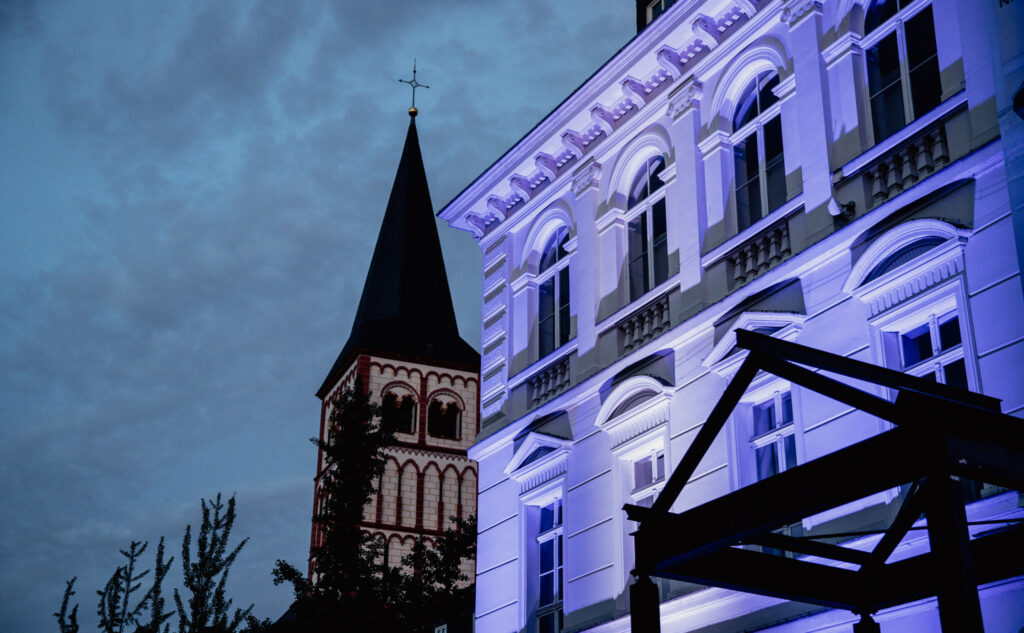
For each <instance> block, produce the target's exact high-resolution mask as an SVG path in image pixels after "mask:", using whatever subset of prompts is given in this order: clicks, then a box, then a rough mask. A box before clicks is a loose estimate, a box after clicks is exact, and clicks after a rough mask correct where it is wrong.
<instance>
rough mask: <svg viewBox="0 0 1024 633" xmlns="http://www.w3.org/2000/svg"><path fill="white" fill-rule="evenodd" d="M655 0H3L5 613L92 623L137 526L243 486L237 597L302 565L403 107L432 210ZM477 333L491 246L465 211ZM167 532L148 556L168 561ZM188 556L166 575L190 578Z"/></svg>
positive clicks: (154, 532)
mask: <svg viewBox="0 0 1024 633" xmlns="http://www.w3.org/2000/svg"><path fill="white" fill-rule="evenodd" d="M633 7H634V3H633V1H632V0H569V1H561V0H559V1H555V0H500V1H499V0H488V1H486V2H481V1H480V0H436V1H426V2H402V3H392V2H373V1H370V2H364V1H362V0H359V1H357V0H336V1H334V2H326V1H315V0H310V1H305V0H287V1H280V0H264V1H253V2H243V1H237V2H236V1H224V0H217V1H203V2H192V1H180V2H129V1H127V0H125V1H116V0H91V1H77V2H72V1H67V0H38V1H33V0H4V1H3V2H0V148H2V151H0V161H2V163H0V201H2V218H3V219H2V221H3V225H2V230H0V249H2V252H3V259H2V266H0V363H2V371H3V380H2V382H0V390H2V391H0V424H2V426H0V428H2V431H0V433H2V436H0V473H2V476H0V496H2V497H0V498H2V502H3V506H2V507H3V520H2V521H0V630H4V631H12V632H18V633H43V632H51V631H55V630H56V624H55V622H54V620H53V618H52V616H51V615H50V614H51V613H52V612H53V611H54V610H55V609H56V608H57V606H58V603H59V600H60V596H61V592H62V590H63V582H64V580H65V579H66V578H69V577H71V576H78V578H79V585H78V590H79V591H78V596H77V598H78V599H80V600H81V609H80V611H81V614H82V622H83V624H84V627H83V631H85V632H88V631H91V630H93V629H94V625H95V599H96V598H95V590H96V589H98V588H100V587H101V585H102V583H103V581H104V580H105V579H106V577H107V576H108V575H109V574H110V572H111V571H112V569H113V568H114V566H115V565H117V564H118V563H119V556H118V554H117V549H118V548H119V547H124V546H126V545H127V543H128V542H129V541H130V540H132V539H139V540H149V541H151V542H152V544H151V548H153V547H155V541H156V539H157V538H158V537H159V536H160V535H165V536H166V537H167V538H168V539H169V548H170V550H171V552H172V553H174V554H175V555H176V557H178V558H179V559H180V554H179V550H180V543H181V535H182V533H183V530H184V526H185V524H186V523H188V522H192V523H197V522H198V520H199V499H200V498H201V497H209V496H211V495H213V494H215V493H216V492H218V491H222V492H224V493H226V494H231V493H236V494H237V498H238V510H239V519H238V522H237V524H236V529H235V536H236V538H241V537H244V536H248V537H250V538H251V541H250V543H249V545H248V546H247V547H246V548H245V550H244V551H243V553H242V554H241V556H240V558H239V560H238V562H237V563H236V564H235V567H234V569H233V571H232V578H231V580H230V583H229V586H230V590H231V595H232V597H233V598H234V599H235V603H236V605H240V606H246V605H248V604H250V603H255V604H256V608H255V611H254V613H255V614H256V615H258V616H260V617H272V618H276V617H277V616H278V615H280V614H281V613H282V612H283V610H284V609H285V608H286V607H287V605H288V604H289V602H290V599H291V593H290V590H289V589H288V588H286V587H274V586H273V584H272V583H271V576H270V572H271V568H272V567H273V564H274V561H275V560H276V559H278V558H283V559H286V560H289V561H291V562H292V563H294V564H296V565H298V566H299V567H304V564H305V563H304V561H305V557H306V552H307V547H308V540H309V529H310V525H309V521H310V509H311V508H310V506H311V499H312V476H313V467H314V464H313V462H314V448H313V446H312V445H311V444H310V443H309V438H310V437H312V436H313V435H315V434H316V432H317V428H318V416H319V401H318V400H317V399H316V398H315V397H314V392H315V391H316V389H317V387H319V385H320V382H321V380H322V379H323V378H324V376H325V375H326V372H327V371H328V369H329V368H330V365H331V363H332V362H333V361H334V359H335V357H336V355H337V353H338V351H339V350H340V349H341V346H342V344H343V343H344V341H345V339H346V337H347V336H348V333H349V328H350V326H351V320H352V316H353V313H354V311H355V307H356V303H357V302H358V298H359V293H360V292H361V289H362V283H363V276H364V274H365V271H366V268H367V266H368V264H369V259H370V254H371V249H372V247H373V244H374V241H375V239H376V235H377V229H378V226H379V223H380V220H381V217H382V215H383V212H384V207H385V204H386V202H387V196H388V192H389V189H390V186H391V181H392V178H393V177H394V171H395V167H396V165H397V161H398V157H399V152H400V150H401V143H402V141H403V138H404V134H405V130H406V125H407V121H408V117H407V115H406V108H407V107H408V103H409V90H408V88H407V87H405V86H402V85H401V84H399V83H398V82H397V81H396V79H397V78H399V77H405V76H408V74H409V70H410V66H411V64H412V60H413V58H414V57H415V58H417V59H418V62H419V70H420V75H419V79H420V80H421V81H422V82H424V83H426V84H429V85H430V89H428V90H421V91H420V93H419V94H418V96H417V101H418V105H419V106H420V110H421V115H420V117H419V119H418V127H419V130H420V139H421V143H422V147H423V154H424V158H425V162H426V168H427V175H428V177H429V179H430V184H431V190H432V194H433V201H434V205H435V209H440V208H441V207H442V206H443V205H444V204H445V203H446V202H447V201H448V200H449V199H451V197H452V196H454V195H455V194H456V193H458V192H459V191H460V190H461V189H462V188H463V187H464V186H466V185H467V184H469V182H470V181H471V180H472V179H473V178H474V177H476V176H477V175H478V174H479V173H480V172H481V171H482V170H483V169H484V168H486V167H487V166H488V165H489V164H490V163H491V162H492V161H493V160H495V159H496V158H497V157H498V156H499V155H500V154H501V153H502V152H504V151H505V150H506V149H507V148H508V147H510V146H511V145H512V144H513V143H514V142H515V141H516V140H518V139H519V138H520V137H521V136H522V135H523V134H524V133H526V132H527V131H528V130H529V129H530V128H531V127H532V126H533V125H534V124H535V123H536V122H537V121H538V120H539V119H540V118H541V117H542V116H544V115H545V114H546V113H547V112H549V111H550V110H551V109H552V108H553V107H554V106H555V105H557V104H558V103H559V102H560V101H561V100H562V99H563V98H564V97H565V96H567V95H568V94H569V93H570V92H571V91H572V90H573V89H574V88H575V87H576V86H578V85H579V84H580V83H581V82H582V81H583V80H585V79H586V78H587V77H588V76H589V75H590V73H591V72H593V71H594V70H595V69H596V68H597V67H598V66H599V65H600V64H601V63H602V62H604V61H605V60H606V59H607V58H608V57H610V56H611V55H612V54H613V53H614V52H615V51H616V50H618V48H619V47H620V46H622V45H623V44H624V43H625V42H626V41H627V40H628V39H629V38H630V37H631V36H632V35H633V32H634V23H633V20H634V13H633V11H634V8H633ZM441 240H442V242H443V245H444V248H445V258H446V261H447V266H448V275H449V279H450V280H451V284H452V291H453V294H454V299H455V304H456V307H457V311H458V317H459V324H460V328H461V331H462V335H463V337H464V338H466V340H468V341H469V342H471V343H472V344H474V345H475V346H478V345H479V340H478V339H479V292H480V288H479V284H480V272H479V267H480V256H479V253H478V251H477V249H476V245H475V243H474V242H473V240H472V238H471V237H470V236H469V235H467V234H464V233H457V232H455V231H453V230H451V229H448V228H446V227H443V228H442V229H441ZM151 561H152V559H151V558H148V556H147V564H149V563H151ZM179 562H180V560H178V561H176V562H175V566H174V569H173V570H172V572H171V578H173V579H174V580H175V584H177V581H178V580H179V579H180V574H181V568H180V566H179Z"/></svg>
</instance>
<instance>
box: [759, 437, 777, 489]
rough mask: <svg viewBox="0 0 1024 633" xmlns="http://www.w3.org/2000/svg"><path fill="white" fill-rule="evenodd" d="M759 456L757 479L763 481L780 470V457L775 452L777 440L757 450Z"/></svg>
mask: <svg viewBox="0 0 1024 633" xmlns="http://www.w3.org/2000/svg"><path fill="white" fill-rule="evenodd" d="M755 457H756V458H757V480H758V481H761V480H762V479H766V478H768V477H771V476H772V475H774V474H776V473H777V472H779V462H778V457H777V456H776V452H775V442H772V443H771V444H769V445H767V446H762V447H761V448H759V449H757V450H756V451H755Z"/></svg>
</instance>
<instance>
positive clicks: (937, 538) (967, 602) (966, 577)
mask: <svg viewBox="0 0 1024 633" xmlns="http://www.w3.org/2000/svg"><path fill="white" fill-rule="evenodd" d="M924 493H925V494H924V497H925V499H926V510H925V514H926V515H927V517H928V543H929V546H930V548H931V555H932V556H933V557H935V560H936V562H937V563H938V565H939V566H940V568H941V569H945V570H946V573H943V574H938V578H937V579H936V580H937V584H938V587H937V589H938V591H937V592H936V593H937V594H938V601H939V621H940V622H942V630H943V631H947V632H949V633H952V632H953V631H955V632H956V633H985V625H984V624H983V623H982V619H981V600H980V598H979V597H978V581H977V578H976V575H975V571H974V555H973V553H972V552H971V535H970V533H969V532H968V531H967V514H966V513H965V511H964V494H963V487H962V486H961V485H960V482H959V481H957V480H954V479H953V478H952V477H950V476H944V475H937V476H935V477H930V478H929V480H928V486H927V488H925V491H924Z"/></svg>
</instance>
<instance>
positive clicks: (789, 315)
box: [704, 312, 807, 389]
mask: <svg viewBox="0 0 1024 633" xmlns="http://www.w3.org/2000/svg"><path fill="white" fill-rule="evenodd" d="M806 320H807V315H805V314H797V313H794V312H744V313H743V314H741V315H740V316H739V318H737V319H736V320H735V321H734V322H733V323H732V325H730V326H729V329H728V330H726V331H725V333H724V334H723V335H722V338H721V339H719V341H718V343H716V344H715V346H714V347H713V348H712V349H711V353H710V354H708V356H707V358H705V359H704V366H705V367H707V368H708V369H710V370H711V371H713V372H715V373H716V374H718V375H719V376H721V377H722V378H727V379H728V378H732V377H733V375H735V374H736V372H737V371H738V370H739V368H740V365H741V364H743V361H744V360H746V358H747V355H748V354H749V353H750V352H749V351H748V350H745V349H740V348H738V347H736V330H739V329H744V330H751V331H753V332H759V333H761V334H767V335H768V336H772V337H774V338H778V339H782V340H784V341H795V340H796V339H797V337H799V336H800V332H801V331H803V329H804V322H805V321H806ZM757 382H758V379H756V378H755V380H754V383H757ZM755 386H756V385H755V384H753V383H752V386H751V388H752V389H753V388H755Z"/></svg>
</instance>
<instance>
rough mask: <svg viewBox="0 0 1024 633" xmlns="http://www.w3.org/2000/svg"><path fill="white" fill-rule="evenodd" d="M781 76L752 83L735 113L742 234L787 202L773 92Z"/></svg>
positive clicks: (767, 75) (769, 73) (779, 124)
mask: <svg viewBox="0 0 1024 633" xmlns="http://www.w3.org/2000/svg"><path fill="white" fill-rule="evenodd" d="M778 85H779V75H778V73H776V72H773V71H767V72H763V73H761V74H760V75H758V76H757V77H756V78H755V79H754V81H752V82H750V85H749V86H747V89H746V90H745V91H744V92H743V95H742V96H741V97H740V98H739V99H738V100H737V102H736V112H735V113H734V114H733V119H732V129H733V136H734V138H733V159H734V164H735V167H736V226H737V230H739V231H742V230H744V229H746V228H747V227H749V226H750V225H752V224H754V223H755V222H757V221H758V220H760V219H761V218H763V217H765V216H767V215H768V214H769V213H771V212H772V211H773V210H775V209H777V208H778V207H779V206H781V205H782V203H784V202H785V201H786V167H785V160H784V158H783V150H782V117H781V116H780V115H779V112H780V110H779V107H778V106H776V104H777V103H778V101H779V98H778V97H777V96H775V93H774V92H772V89H773V88H775V87H776V86H778Z"/></svg>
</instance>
